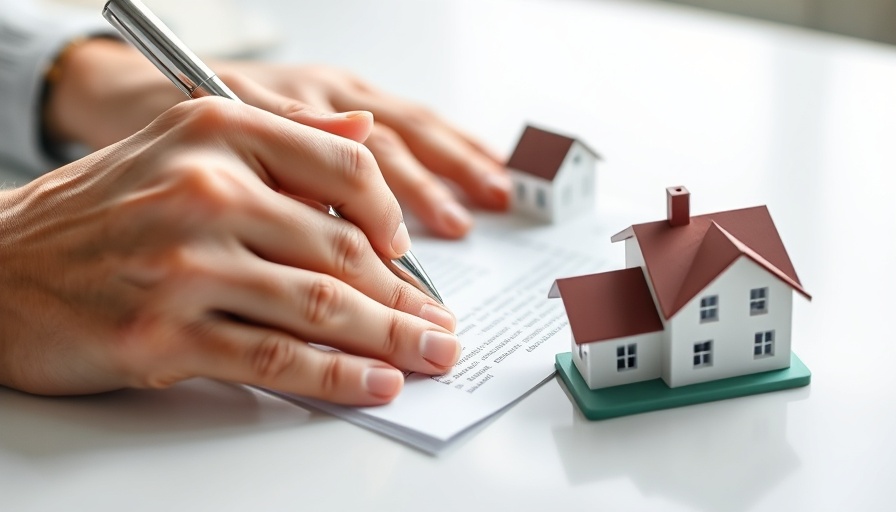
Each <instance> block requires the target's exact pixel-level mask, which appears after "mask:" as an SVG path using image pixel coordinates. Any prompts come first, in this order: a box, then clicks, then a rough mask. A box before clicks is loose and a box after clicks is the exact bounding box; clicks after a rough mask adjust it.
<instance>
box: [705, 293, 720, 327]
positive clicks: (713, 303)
mask: <svg viewBox="0 0 896 512" xmlns="http://www.w3.org/2000/svg"><path fill="white" fill-rule="evenodd" d="M718 319H719V296H718V295H709V296H707V297H703V298H702V299H700V323H701V324H702V323H706V322H715V321H718Z"/></svg>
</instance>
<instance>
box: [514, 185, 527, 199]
mask: <svg viewBox="0 0 896 512" xmlns="http://www.w3.org/2000/svg"><path fill="white" fill-rule="evenodd" d="M516 198H517V199H519V200H520V202H521V203H522V202H524V201H525V200H526V185H525V184H524V183H517V184H516Z"/></svg>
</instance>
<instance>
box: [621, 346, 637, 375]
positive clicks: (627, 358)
mask: <svg viewBox="0 0 896 512" xmlns="http://www.w3.org/2000/svg"><path fill="white" fill-rule="evenodd" d="M637 367H638V345H636V344H634V343H629V344H628V345H619V346H618V347H616V371H620V372H621V371H623V370H634V369H635V368H637Z"/></svg>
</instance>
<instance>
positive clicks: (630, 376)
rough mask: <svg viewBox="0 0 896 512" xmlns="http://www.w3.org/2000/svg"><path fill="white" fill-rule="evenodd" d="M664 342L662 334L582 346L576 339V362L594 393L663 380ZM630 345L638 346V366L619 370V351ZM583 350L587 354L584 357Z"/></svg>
mask: <svg viewBox="0 0 896 512" xmlns="http://www.w3.org/2000/svg"><path fill="white" fill-rule="evenodd" d="M661 338H662V337H661V333H659V332H655V333H648V334H639V335H637V336H626V337H623V338H617V339H614V340H605V341H596V342H593V343H585V344H582V345H579V344H577V343H576V340H575V339H573V340H572V360H573V362H574V363H575V365H576V368H577V369H578V370H579V373H580V374H581V375H582V378H583V379H584V380H585V383H586V384H588V387H589V388H591V389H600V388H607V387H610V386H619V385H621V384H631V383H633V382H641V381H644V380H651V379H657V378H659V377H660V359H661V355H662V341H661ZM629 344H635V345H637V351H636V353H637V366H636V368H627V369H625V370H618V369H617V367H616V359H617V358H616V349H617V347H619V346H625V345H629ZM580 348H581V351H582V352H584V353H583V354H580V350H579V349H580Z"/></svg>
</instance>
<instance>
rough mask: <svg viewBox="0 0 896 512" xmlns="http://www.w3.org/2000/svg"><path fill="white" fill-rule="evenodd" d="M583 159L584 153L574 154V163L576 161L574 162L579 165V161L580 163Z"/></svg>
mask: <svg viewBox="0 0 896 512" xmlns="http://www.w3.org/2000/svg"><path fill="white" fill-rule="evenodd" d="M581 161H582V154H581V153H576V154H575V155H573V156H572V163H574V164H576V165H579V163H580V162H581Z"/></svg>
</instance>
